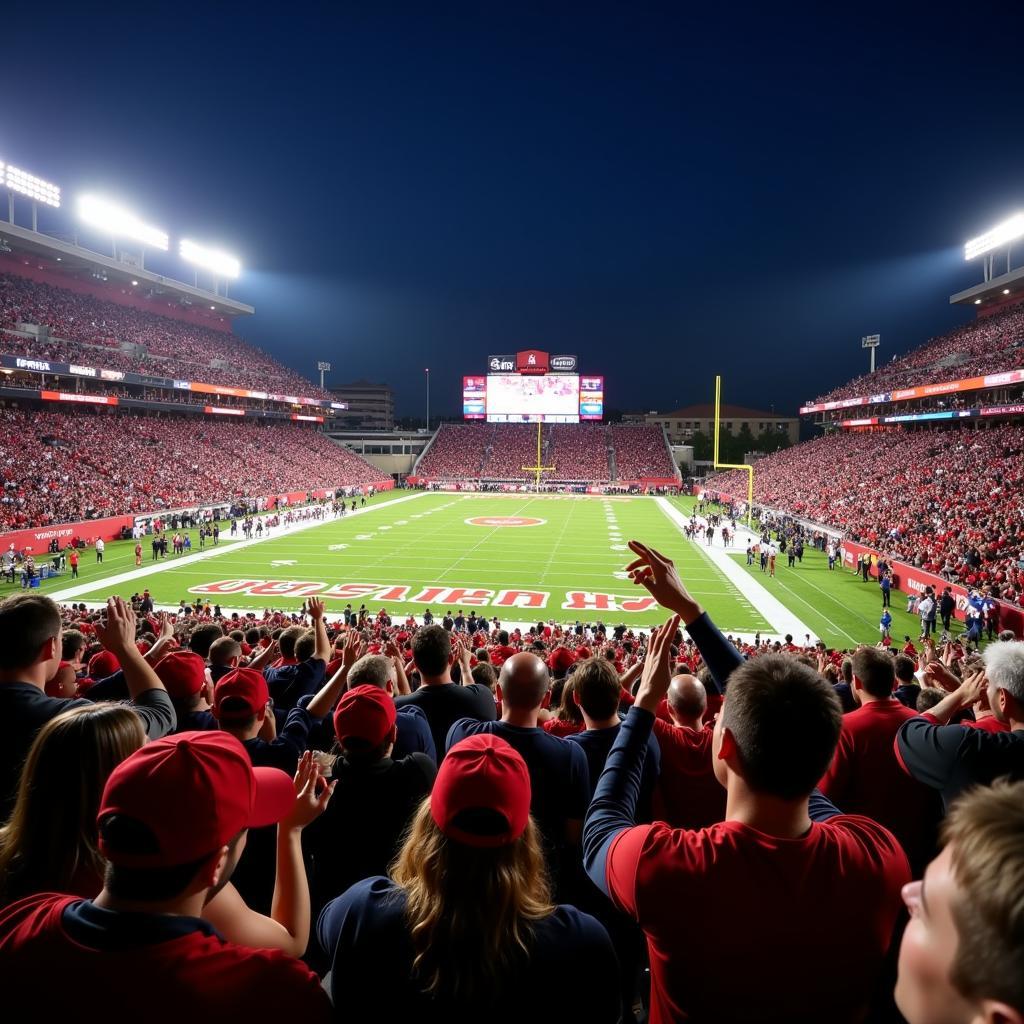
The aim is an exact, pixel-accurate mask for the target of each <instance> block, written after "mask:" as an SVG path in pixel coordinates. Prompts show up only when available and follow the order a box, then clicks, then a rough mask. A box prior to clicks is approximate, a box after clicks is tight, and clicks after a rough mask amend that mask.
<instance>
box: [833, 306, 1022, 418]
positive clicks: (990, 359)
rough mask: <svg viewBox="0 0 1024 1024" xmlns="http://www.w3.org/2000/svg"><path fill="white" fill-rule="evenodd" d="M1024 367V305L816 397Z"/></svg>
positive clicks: (872, 392) (932, 341) (931, 342)
mask: <svg viewBox="0 0 1024 1024" xmlns="http://www.w3.org/2000/svg"><path fill="white" fill-rule="evenodd" d="M1020 366H1024V307H1021V306H1015V307H1013V308H1011V309H1008V310H1006V311H1004V312H1002V313H995V314H993V315H992V316H989V317H985V318H983V319H979V320H976V321H975V322H973V323H970V324H967V325H966V326H965V327H961V328H960V329H959V330H956V331H951V332H950V333H949V334H942V335H940V336H939V337H937V338H930V339H929V340H928V341H926V342H925V343H924V344H923V345H920V346H919V347H918V348H915V349H913V350H912V351H911V352H908V353H907V354H906V355H905V356H900V357H899V358H898V359H894V360H893V361H892V362H890V363H885V364H883V365H882V366H880V367H879V368H878V369H877V370H876V371H875V372H874V373H873V374H865V375H864V376H863V377H857V378H855V379H854V380H851V381H849V382H848V383H846V384H843V385H842V386H841V387H838V388H833V389H832V390H831V391H829V392H827V393H826V394H824V395H819V396H818V397H817V398H816V399H814V403H818V402H835V401H840V400H841V399H844V398H859V397H861V396H863V395H876V394H880V393H882V392H886V391H894V390H897V389H900V388H909V387H914V386H916V385H920V384H932V383H937V382H940V381H947V380H959V379H961V378H965V377H973V376H976V375H979V374H985V373H996V372H998V371H1001V370H1013V369H1016V368H1017V367H1020Z"/></svg>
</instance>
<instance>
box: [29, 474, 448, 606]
mask: <svg viewBox="0 0 1024 1024" xmlns="http://www.w3.org/2000/svg"><path fill="white" fill-rule="evenodd" d="M427 493H428V492H427V491H417V492H416V493H415V494H407V495H405V496H403V497H401V498H394V499H393V500H391V501H382V502H379V503H378V504H375V505H367V506H366V508H360V509H354V510H353V511H351V512H348V513H346V515H345V517H344V519H342V518H341V517H339V518H337V519H333V518H331V519H310V520H309V522H299V523H293V524H291V525H289V526H280V527H277V528H275V530H274V532H273V533H272V534H271V535H270V536H263V537H253V539H252V540H237V541H232V542H230V543H225V544H224V546H223V547H221V546H220V545H218V546H217V547H208V548H206V549H205V550H203V551H197V552H196V553H195V554H193V555H185V556H184V557H182V558H175V559H173V560H171V561H160V562H157V563H155V564H150V565H145V566H142V567H141V568H138V569H130V570H128V571H127V572H120V573H117V574H115V575H114V576H106V577H104V578H102V579H98V580H92V581H91V582H89V583H78V584H76V585H75V586H73V587H65V588H64V589H63V590H58V591H56V592H55V593H51V594H47V597H52V598H53V600H54V601H71V600H73V599H74V598H76V597H81V596H82V595H83V594H88V593H90V592H91V591H93V590H100V589H101V588H103V587H107V586H114V585H116V584H118V583H130V582H131V581H132V580H138V579H143V578H145V577H147V576H153V575H155V574H156V573H158V572H168V571H170V570H171V569H180V568H181V567H182V566H183V565H184V566H187V565H192V564H194V563H195V562H201V561H203V560H204V559H206V558H215V557H216V556H217V555H223V554H224V553H225V552H227V551H239V550H241V549H242V548H248V547H252V546H253V545H255V544H265V543H267V541H272V540H277V539H278V538H279V537H284V536H286V535H290V534H293V533H300V532H302V531H303V530H309V529H312V528H313V527H314V526H326V525H327V524H328V523H336V522H345V521H347V520H348V519H350V518H351V517H352V516H361V515H365V514H366V513H367V512H375V511H376V510H377V509H380V508H389V507H390V506H392V505H400V504H401V503H402V502H403V501H413V500H414V499H416V498H422V497H424V496H425V495H426V494H427ZM303 507H308V506H303Z"/></svg>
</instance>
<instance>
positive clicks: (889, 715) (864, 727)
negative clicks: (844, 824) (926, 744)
mask: <svg viewBox="0 0 1024 1024" xmlns="http://www.w3.org/2000/svg"><path fill="white" fill-rule="evenodd" d="M895 681H896V676H895V672H894V668H893V659H892V657H891V656H890V655H889V654H886V653H885V652H884V651H880V650H878V649H877V648H876V647H862V648H860V650H858V651H857V652H856V653H855V654H854V656H853V695H854V699H855V700H856V701H857V703H858V704H859V705H860V707H859V708H858V709H857V710H856V711H851V712H850V713H849V714H848V715H844V716H843V728H842V732H841V733H840V734H839V743H838V745H837V746H836V754H835V757H834V758H833V759H832V764H831V765H830V766H829V769H828V771H827V772H826V773H825V775H824V777H823V778H822V780H821V782H820V784H819V785H820V788H821V791H822V793H824V794H825V796H827V797H828V798H829V800H831V801H832V803H834V804H835V805H836V806H837V807H841V808H842V809H843V812H844V813H846V814H862V815H864V816H865V817H867V818H873V819H874V820H875V821H877V822H879V824H882V825H884V826H885V827H886V828H887V829H889V830H890V831H891V832H892V833H893V835H895V836H896V838H897V839H898V840H899V841H900V845H902V847H903V850H904V852H905V853H906V855H907V859H908V860H909V861H910V868H911V871H912V872H913V874H914V877H915V878H916V877H918V876H919V875H920V873H921V872H922V871H923V870H924V867H925V865H926V864H927V863H928V861H929V860H931V858H932V857H933V856H934V853H935V838H936V831H937V828H938V823H939V818H940V817H941V815H942V806H941V802H940V801H939V800H938V799H937V798H936V795H935V793H934V791H932V790H930V789H929V788H928V787H927V786H925V785H923V784H922V783H920V782H917V781H916V780H915V779H912V778H910V776H909V775H907V774H906V772H904V771H903V768H902V767H901V765H900V763H899V761H898V760H897V759H896V753H895V751H894V749H893V744H894V742H895V739H896V733H897V732H899V728H900V726H901V725H902V724H903V723H904V722H905V721H906V720H907V719H908V718H914V717H915V716H914V712H913V711H911V710H910V708H907V707H904V706H903V705H902V704H901V703H900V702H899V701H898V700H896V698H895V697H893V696H892V692H893V686H894V684H895Z"/></svg>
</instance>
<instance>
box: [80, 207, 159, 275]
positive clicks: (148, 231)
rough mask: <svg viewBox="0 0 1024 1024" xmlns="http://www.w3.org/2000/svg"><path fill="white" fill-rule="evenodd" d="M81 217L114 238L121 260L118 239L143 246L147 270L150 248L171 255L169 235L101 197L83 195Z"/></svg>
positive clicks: (115, 256) (143, 259) (115, 252)
mask: <svg viewBox="0 0 1024 1024" xmlns="http://www.w3.org/2000/svg"><path fill="white" fill-rule="evenodd" d="M78 216H79V217H80V218H81V219H82V220H84V221H85V223H86V224H91V225H92V226H93V227H94V228H99V229H100V231H102V232H104V233H105V234H108V235H110V238H111V241H112V242H113V246H114V259H115V260H116V259H117V240H118V239H119V238H120V239H130V240H131V241H133V242H141V243H142V268H143V270H145V268H146V247H147V246H148V247H149V248H150V249H160V250H162V251H163V252H167V247H168V244H169V243H168V238H167V232H166V231H161V230H160V228H154V227H152V226H151V225H149V224H144V223H143V222H142V221H141V220H139V218H138V217H136V216H135V214H134V213H131V212H130V211H129V210H126V209H124V208H123V207H121V206H118V205H116V204H115V203H111V202H109V201H108V200H106V199H100V198H98V197H97V196H81V197H80V198H79V200H78Z"/></svg>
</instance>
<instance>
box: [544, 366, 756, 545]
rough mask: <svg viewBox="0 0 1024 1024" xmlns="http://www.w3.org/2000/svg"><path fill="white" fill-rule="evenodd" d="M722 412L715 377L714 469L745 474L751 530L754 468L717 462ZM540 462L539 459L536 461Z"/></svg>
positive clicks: (748, 519) (748, 523) (719, 388)
mask: <svg viewBox="0 0 1024 1024" xmlns="http://www.w3.org/2000/svg"><path fill="white" fill-rule="evenodd" d="M721 410H722V377H721V375H720V374H719V375H716V376H715V452H714V455H715V460H714V461H715V465H714V468H715V469H742V470H743V471H744V472H745V473H746V474H747V529H748V530H749V529H751V522H752V520H753V513H754V467H753V466H748V465H747V464H746V463H744V464H743V465H737V464H736V463H735V462H719V461H718V434H719V430H720V429H721ZM537 461H538V462H540V459H537Z"/></svg>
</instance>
